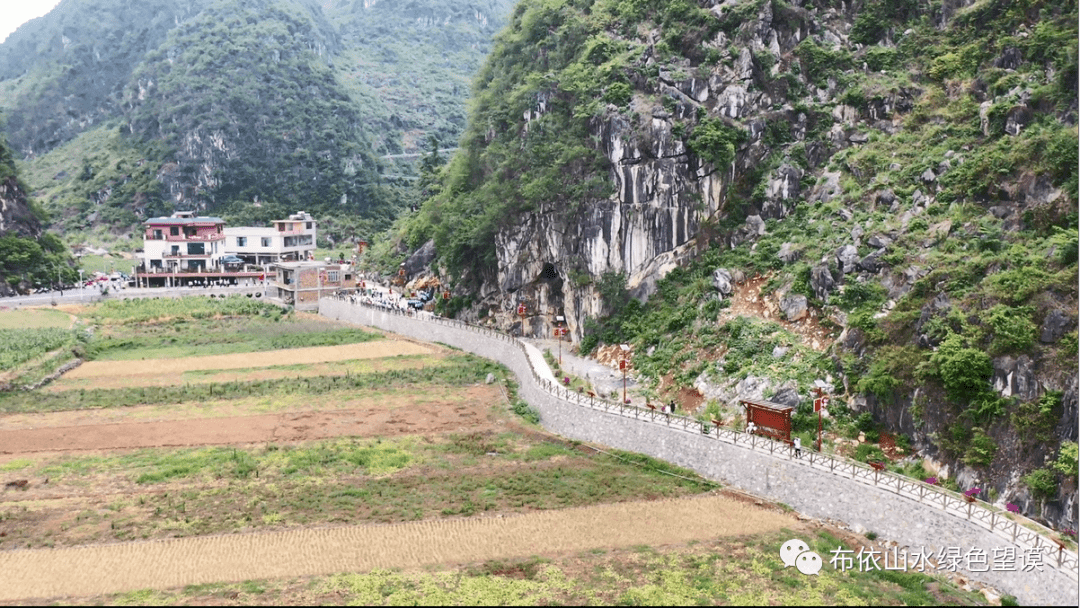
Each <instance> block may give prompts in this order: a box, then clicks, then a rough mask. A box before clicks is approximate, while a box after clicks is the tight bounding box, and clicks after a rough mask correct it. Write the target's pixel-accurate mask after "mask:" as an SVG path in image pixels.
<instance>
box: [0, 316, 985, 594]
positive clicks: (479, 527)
mask: <svg viewBox="0 0 1080 608" xmlns="http://www.w3.org/2000/svg"><path fill="white" fill-rule="evenodd" d="M238 300H239V301H237V302H229V301H227V300H226V301H224V302H223V301H212V300H205V299H200V298H190V299H187V300H180V301H168V302H163V301H154V300H150V301H143V302H141V303H139V302H135V303H107V304H106V305H103V306H101V307H95V308H87V309H85V310H83V311H81V312H80V321H81V322H84V323H86V324H87V325H88V326H90V327H91V328H92V330H93V337H92V338H90V339H89V341H88V342H87V343H86V346H85V352H86V357H87V358H88V359H89V361H88V362H87V363H84V364H83V366H82V367H79V368H76V371H78V370H83V369H86V370H88V371H86V372H84V373H83V374H84V375H82V376H81V377H80V376H79V375H78V374H72V373H70V372H69V374H67V375H66V376H65V377H63V378H61V379H60V380H58V381H57V382H56V383H55V385H53V386H50V387H48V388H46V389H39V390H37V391H34V392H26V391H13V392H7V393H3V394H0V481H2V482H3V483H4V484H5V486H4V489H3V491H2V492H0V572H4V574H3V575H0V580H3V581H4V584H2V585H0V600H3V601H5V602H12V601H15V600H31V599H36V600H37V601H39V602H40V601H41V600H56V601H61V602H64V603H107V604H121V603H125V604H130V603H145V604H152V603H169V604H171V603H185V604H186V603H214V604H219V603H234V604H244V603H248V604H264V603H271V602H272V603H314V602H321V603H331V604H343V603H377V604H381V603H402V602H407V603H413V602H424V603H506V602H511V603H533V604H536V603H551V602H562V603H654V602H663V603H700V602H706V603H741V602H744V601H751V602H772V601H785V602H787V601H793V598H796V597H799V598H802V597H804V595H800V594H806V593H810V595H808V596H805V597H813V598H819V599H818V600H817V601H821V602H824V603H841V604H858V603H866V602H867V601H876V602H879V603H882V602H883V603H893V604H897V603H916V604H920V603H921V604H930V603H938V602H945V603H958V602H959V603H971V602H972V601H973V597H972V596H971V595H970V594H962V593H959V592H954V591H952V590H949V589H948V588H947V587H948V586H947V584H946V583H945V582H944V581H939V580H937V579H931V578H929V577H925V576H921V575H912V577H908V578H896V577H894V579H888V578H882V577H881V576H876V575H872V574H869V573H866V574H864V573H859V574H858V575H856V574H851V575H850V576H848V575H845V578H837V579H835V580H834V579H828V580H826V578H827V577H802V576H801V575H799V574H798V573H795V574H791V570H788V571H786V572H785V571H784V569H783V568H782V565H779V566H778V564H779V558H778V555H779V554H778V549H779V545H780V544H781V543H782V542H783V540H787V538H788V537H790V536H791V535H795V536H797V537H800V538H806V539H808V540H810V539H815V538H817V539H818V541H815V542H821V543H826V544H827V543H828V542H833V541H835V540H836V539H835V538H833V537H828V538H827V539H826V537H822V536H820V535H821V534H823V533H825V534H830V533H831V534H842V533H840V532H839V531H836V530H834V529H831V528H828V527H826V526H822V525H821V524H817V523H813V522H807V521H803V520H800V519H798V518H796V517H795V516H794V514H792V513H790V512H789V511H788V510H786V509H784V508H782V507H779V506H775V505H769V504H767V503H763V502H760V501H755V500H754V499H747V498H745V497H743V496H741V495H738V494H737V493H732V492H728V491H726V490H723V489H721V488H719V487H718V485H717V484H715V483H712V482H710V481H708V480H705V479H702V478H700V477H699V476H697V475H696V474H695V473H693V472H691V471H688V470H684V469H680V468H678V467H675V466H672V465H670V464H667V463H664V462H661V461H656V460H653V459H651V458H647V457H644V456H640V455H635V454H628V453H622V452H618V451H614V450H608V449H603V450H597V449H594V448H592V447H589V446H583V445H579V444H577V443H575V442H569V441H565V440H562V439H560V438H558V437H554V436H551V435H549V434H547V433H546V432H544V431H542V430H540V429H539V428H537V427H534V426H532V425H530V424H529V423H528V422H526V421H525V420H524V419H522V418H521V417H518V416H517V415H515V414H514V413H513V412H512V410H514V409H517V410H519V411H521V408H520V406H517V405H515V404H514V403H513V401H514V399H515V397H514V393H513V386H512V385H509V386H507V387H504V386H502V384H503V381H504V380H505V379H506V374H507V372H506V371H505V369H503V368H501V367H500V366H498V365H496V364H493V363H491V362H489V361H485V360H482V359H478V358H476V357H473V356H471V355H466V354H462V353H460V352H457V351H453V350H451V349H448V348H445V347H441V346H438V345H425V344H418V343H416V342H413V341H408V340H404V339H400V338H397V337H395V336H391V335H386V334H383V333H381V332H373V331H369V330H366V329H357V328H351V327H346V326H342V325H341V324H338V323H329V322H326V323H323V322H322V321H321V320H320V319H318V318H312V317H310V316H298V315H296V313H287V314H284V313H282V311H280V310H279V309H272V308H271V307H268V306H267V305H264V304H262V303H259V302H250V301H247V300H242V299H238ZM200 322H204V323H207V324H216V325H214V326H215V327H219V328H222V330H221V332H219V333H218V338H219V339H220V341H219V342H217V343H215V344H216V345H219V346H220V345H222V344H225V345H229V344H233V343H234V342H229V341H228V340H224V339H222V338H221V336H229V335H231V336H242V335H244V328H245V327H248V328H250V329H251V332H252V333H253V334H257V335H259V336H262V338H259V339H256V340H253V342H252V343H253V344H255V346H257V347H258V349H257V350H253V351H250V352H248V353H245V354H240V353H207V352H205V351H198V349H197V348H192V347H191V345H190V344H187V343H185V342H184V340H187V339H189V338H191V339H194V340H197V339H198V338H196V337H197V336H199V335H201V333H200V332H199V331H197V327H198V324H199V323H200ZM299 327H303V328H304V329H303V330H300V329H298V328H299ZM278 330H280V331H278ZM347 332H351V333H347ZM347 335H351V336H353V337H354V338H355V339H356V340H357V341H358V342H360V343H342V344H333V343H329V344H327V343H325V342H333V341H334V340H341V339H344V336H347ZM153 336H159V337H161V339H158V338H153ZM280 336H286V337H288V339H287V340H286V341H285V342H287V343H288V344H291V345H293V348H281V347H275V344H282V343H285V342H282V341H280V340H279V338H280ZM233 339H234V338H229V340H233ZM235 339H237V340H238V338H235ZM99 340H100V342H98V341H99ZM125 340H128V341H131V343H132V344H133V346H132V348H134V349H136V350H139V349H142V350H143V351H144V352H150V351H151V350H153V349H157V352H158V353H159V354H160V353H161V352H162V350H161V348H160V347H161V346H162V344H163V342H162V340H171V341H172V342H170V343H169V344H170V346H169V348H175V350H173V351H171V352H172V353H173V354H174V355H175V356H171V357H157V358H156V359H155V360H154V361H150V360H147V361H143V360H142V358H141V357H140V358H138V359H132V360H126V361H125V360H123V357H122V356H120V355H118V353H119V351H121V350H123V349H124V348H125V347H124V346H122V344H123V342H124V341H125ZM260 340H261V341H260ZM275 340H277V341H275ZM320 341H322V342H320ZM216 347H217V346H215V348H216ZM191 352H198V353H199V354H194V355H192V354H185V353H191ZM301 353H306V355H303V356H306V357H307V360H305V361H302V362H296V359H297V358H302V357H301ZM313 353H314V354H313ZM97 357H102V358H100V359H99V358H97ZM109 357H112V358H109ZM229 358H232V359H229ZM229 360H233V361H234V362H235V365H234V366H233V367H231V368H229V367H227V363H226V362H227V361H229ZM208 362H210V363H208ZM285 362H288V363H285ZM241 363H242V364H243V365H241ZM144 364H145V365H147V366H148V367H147V369H145V370H143V371H141V372H140V368H139V367H138V366H139V365H144ZM169 364H172V367H171V368H170V369H169V370H167V371H166V370H162V369H159V368H158V367H155V366H165V365H169ZM105 366H113V367H105ZM107 370H111V373H110V372H109V371H107ZM125 370H126V372H127V374H126V375H125V377H124V378H120V376H121V374H125ZM489 375H490V376H492V377H494V378H495V379H496V381H495V382H493V383H490V384H489V383H487V382H485V380H486V379H487V378H488V376H489ZM174 377H179V378H181V379H182V383H181V382H179V381H174V380H168V379H169V378H174ZM122 380H126V383H125V382H123V381H122ZM167 380H168V382H167ZM73 383H85V384H81V385H80V384H73ZM155 383H157V384H155ZM511 405H514V406H515V407H511ZM147 541H151V542H147ZM858 542H866V541H865V539H861V541H860V539H859V538H845V539H844V543H845V544H846V545H848V548H853V546H852V543H858ZM838 576H839V575H838ZM804 578H806V579H810V578H813V579H814V580H804ZM804 587H805V588H804ZM869 598H872V599H869ZM980 598H981V596H979V597H978V598H974V599H980Z"/></svg>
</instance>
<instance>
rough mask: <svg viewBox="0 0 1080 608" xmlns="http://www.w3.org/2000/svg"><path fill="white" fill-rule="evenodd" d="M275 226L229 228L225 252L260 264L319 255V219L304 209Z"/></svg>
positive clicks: (227, 229)
mask: <svg viewBox="0 0 1080 608" xmlns="http://www.w3.org/2000/svg"><path fill="white" fill-rule="evenodd" d="M273 224H274V225H273V226H270V227H266V228H258V227H251V226H237V227H235V228H226V229H225V254H226V255H233V256H236V257H238V258H241V259H242V260H244V262H245V263H247V264H256V265H259V266H263V265H267V264H273V263H275V262H286V261H294V262H295V261H303V260H309V259H312V258H314V257H315V231H316V222H315V219H314V218H312V217H311V215H309V214H308V213H306V212H304V211H300V212H298V213H294V214H292V215H290V216H289V218H288V219H284V220H274V222H273Z"/></svg>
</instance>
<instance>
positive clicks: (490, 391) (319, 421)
mask: <svg viewBox="0 0 1080 608" xmlns="http://www.w3.org/2000/svg"><path fill="white" fill-rule="evenodd" d="M470 397H471V398H470V399H469V400H468V402H466V403H457V404H453V405H451V404H446V403H442V402H435V403H425V404H420V405H417V404H411V405H410V406H409V407H400V406H399V407H397V408H392V407H386V406H385V405H379V406H372V407H368V408H364V409H352V410H345V411H337V412H317V411H308V412H290V413H284V414H267V415H262V416H243V417H235V418H210V419H195V420H169V421H158V422H127V423H117V424H101V425H94V424H90V425H78V426H67V427H47V428H35V429H21V430H13V431H0V453H2V454H9V455H19V454H30V453H34V452H60V451H64V452H71V451H90V450H119V449H132V448H148V447H175V446H192V445H223V444H245V443H262V442H271V441H277V442H281V441H306V440H309V439H322V438H326V437H343V436H354V437H378V436H382V437H385V436H393V435H401V434H416V433H447V432H461V431H465V430H471V431H476V430H484V429H486V428H489V426H490V424H489V423H487V422H486V421H485V418H486V415H485V413H484V412H485V410H486V409H487V408H488V406H489V405H490V404H491V403H492V402H493V401H495V400H496V399H498V398H499V392H498V389H496V388H494V387H483V388H480V387H476V388H474V389H472V390H471V395H470ZM401 405H403V404H401Z"/></svg>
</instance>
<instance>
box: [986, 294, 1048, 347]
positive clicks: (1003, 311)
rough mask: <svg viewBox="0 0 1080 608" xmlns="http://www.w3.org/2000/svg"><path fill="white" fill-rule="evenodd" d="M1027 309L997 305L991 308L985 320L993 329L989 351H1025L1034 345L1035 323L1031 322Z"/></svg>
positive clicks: (1028, 309)
mask: <svg viewBox="0 0 1080 608" xmlns="http://www.w3.org/2000/svg"><path fill="white" fill-rule="evenodd" d="M1031 314H1032V310H1031V308H1029V307H1018V308H1014V307H1011V306H1005V305H1002V304H998V305H997V306H994V307H993V308H991V309H990V310H989V311H988V312H987V314H986V315H985V318H986V320H987V322H988V323H989V325H990V327H991V328H992V329H993V332H994V335H993V340H992V342H991V344H990V350H991V351H992V352H995V353H1005V352H1017V351H1025V350H1028V349H1029V348H1031V345H1032V344H1034V343H1035V331H1036V329H1037V328H1036V327H1035V323H1033V322H1032V321H1031Z"/></svg>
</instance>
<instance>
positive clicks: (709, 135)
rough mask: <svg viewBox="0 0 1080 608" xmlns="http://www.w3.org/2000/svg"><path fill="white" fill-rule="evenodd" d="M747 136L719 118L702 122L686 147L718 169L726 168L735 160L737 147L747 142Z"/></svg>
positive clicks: (691, 135)
mask: <svg viewBox="0 0 1080 608" xmlns="http://www.w3.org/2000/svg"><path fill="white" fill-rule="evenodd" d="M745 139H746V134H745V133H743V132H742V131H741V130H739V129H736V128H734V127H729V126H728V125H727V124H725V123H724V121H722V120H720V119H719V118H708V119H705V120H703V121H701V122H700V123H699V124H698V125H697V126H696V127H694V130H693V132H692V133H691V134H690V140H689V141H688V142H686V146H687V147H688V148H690V151H691V152H693V153H694V154H696V155H697V156H698V158H700V159H702V160H705V161H708V162H710V163H712V164H713V165H714V166H716V167H726V166H727V165H728V164H730V163H731V161H733V160H734V159H735V147H736V146H737V145H739V144H740V143H742V142H743V141H745Z"/></svg>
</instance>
